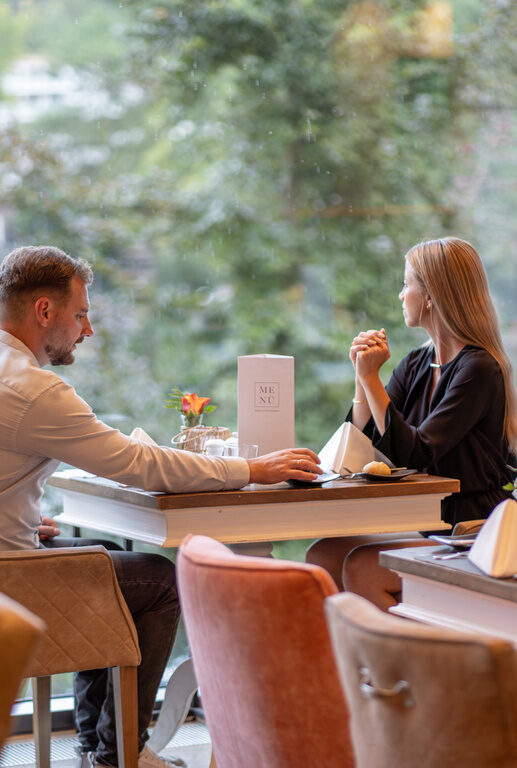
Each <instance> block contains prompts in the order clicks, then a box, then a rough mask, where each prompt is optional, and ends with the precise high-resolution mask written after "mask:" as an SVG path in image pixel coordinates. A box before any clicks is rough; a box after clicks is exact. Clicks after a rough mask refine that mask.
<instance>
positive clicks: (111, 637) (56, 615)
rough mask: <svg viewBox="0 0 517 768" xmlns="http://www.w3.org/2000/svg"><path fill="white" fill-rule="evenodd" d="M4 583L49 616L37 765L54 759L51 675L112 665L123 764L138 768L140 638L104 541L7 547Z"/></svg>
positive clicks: (37, 680)
mask: <svg viewBox="0 0 517 768" xmlns="http://www.w3.org/2000/svg"><path fill="white" fill-rule="evenodd" d="M0 585H1V588H2V591H3V592H5V593H6V594H7V595H9V597H11V598H13V599H14V600H16V601H17V602H19V603H21V604H22V605H24V606H25V607H26V608H28V609H29V610H30V611H32V612H33V613H35V614H36V615H37V616H39V617H40V618H41V619H43V620H44V622H45V624H46V625H47V634H46V636H45V638H44V640H43V641H42V643H41V644H40V646H39V647H38V648H37V649H36V651H35V653H34V655H33V656H32V658H31V660H30V663H29V666H28V668H27V670H26V676H27V677H31V678H33V681H32V683H33V700H34V735H35V741H36V756H37V764H38V768H49V765H50V731H51V727H50V675H55V674H59V673H63V672H77V671H81V670H86V669H102V668H108V667H109V668H112V672H113V683H114V689H115V712H116V718H117V751H118V762H119V766H120V768H137V764H138V698H137V666H138V664H140V650H139V647H138V637H137V634H136V629H135V626H134V624H133V619H132V618H131V614H130V613H129V609H128V607H127V605H126V603H125V601H124V598H123V596H122V593H121V592H120V589H119V586H118V583H117V579H116V576H115V571H114V568H113V563H112V561H111V558H110V556H109V555H108V552H107V550H106V549H104V547H99V546H96V547H81V548H62V549H55V550H51V549H48V550H46V549H38V550H21V551H20V550H18V551H15V552H0Z"/></svg>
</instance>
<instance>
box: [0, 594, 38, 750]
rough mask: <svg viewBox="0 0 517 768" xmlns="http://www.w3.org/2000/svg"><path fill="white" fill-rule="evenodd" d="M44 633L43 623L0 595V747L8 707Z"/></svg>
mask: <svg viewBox="0 0 517 768" xmlns="http://www.w3.org/2000/svg"><path fill="white" fill-rule="evenodd" d="M44 632H45V624H44V622H43V621H41V620H40V619H38V617H37V616H34V615H33V614H32V613H30V612H29V611H27V610H26V609H25V608H23V607H22V606H21V605H19V604H18V603H15V602H14V600H11V599H10V598H9V597H6V596H5V595H0V659H1V660H2V673H1V677H2V683H1V685H0V746H1V745H2V744H3V742H4V740H5V737H6V736H7V732H8V730H9V714H10V712H11V707H12V705H13V701H14V699H15V697H16V694H17V692H18V688H19V686H20V682H21V680H22V678H23V677H24V676H25V673H26V670H27V666H28V662H29V659H30V656H31V654H32V652H33V651H34V648H35V647H36V646H37V644H38V643H39V642H40V641H41V638H42V636H43V634H44Z"/></svg>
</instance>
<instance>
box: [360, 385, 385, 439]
mask: <svg viewBox="0 0 517 768" xmlns="http://www.w3.org/2000/svg"><path fill="white" fill-rule="evenodd" d="M360 383H361V386H362V389H363V392H364V394H365V397H366V400H367V403H368V410H369V411H370V412H371V415H372V416H373V420H374V421H375V426H376V427H377V429H378V431H379V434H380V435H383V434H384V431H385V420H386V411H387V409H388V405H389V402H390V398H389V396H388V393H387V392H386V390H385V389H384V385H383V383H382V381H381V380H380V378H379V375H378V374H377V373H370V374H368V375H367V376H364V377H361V380H360ZM358 399H359V398H358ZM361 407H362V408H364V407H365V406H364V405H362V406H361ZM354 413H355V405H354ZM365 423H366V422H365ZM354 424H355V419H354ZM356 426H359V425H358V424H356ZM363 426H364V424H363Z"/></svg>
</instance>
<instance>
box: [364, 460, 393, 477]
mask: <svg viewBox="0 0 517 768" xmlns="http://www.w3.org/2000/svg"><path fill="white" fill-rule="evenodd" d="M363 472H368V473H369V474H370V475H391V469H390V468H389V467H388V465H387V464H385V463H384V462H383V461H370V462H368V464H365V465H364V467H363Z"/></svg>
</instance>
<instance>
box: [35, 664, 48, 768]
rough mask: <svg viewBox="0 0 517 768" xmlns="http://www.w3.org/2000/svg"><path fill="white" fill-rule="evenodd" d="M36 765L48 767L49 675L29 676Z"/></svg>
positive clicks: (40, 767)
mask: <svg viewBox="0 0 517 768" xmlns="http://www.w3.org/2000/svg"><path fill="white" fill-rule="evenodd" d="M31 685H32V704H33V710H34V714H33V724H34V743H35V747H36V765H37V766H38V768H50V733H51V730H52V723H51V718H50V676H48V677H33V678H31Z"/></svg>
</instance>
